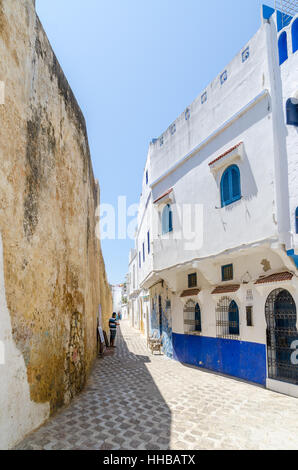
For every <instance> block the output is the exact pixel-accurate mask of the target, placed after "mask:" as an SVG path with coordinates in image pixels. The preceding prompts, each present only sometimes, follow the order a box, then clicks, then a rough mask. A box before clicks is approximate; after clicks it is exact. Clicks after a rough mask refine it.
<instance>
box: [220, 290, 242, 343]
mask: <svg viewBox="0 0 298 470" xmlns="http://www.w3.org/2000/svg"><path fill="white" fill-rule="evenodd" d="M231 302H232V299H230V298H229V297H223V298H222V299H221V300H220V301H219V303H218V305H217V307H216V309H215V312H216V336H217V338H224V339H239V334H231V333H230V331H231V330H233V329H235V328H238V327H239V323H238V322H235V321H230V320H229V312H230V305H231Z"/></svg>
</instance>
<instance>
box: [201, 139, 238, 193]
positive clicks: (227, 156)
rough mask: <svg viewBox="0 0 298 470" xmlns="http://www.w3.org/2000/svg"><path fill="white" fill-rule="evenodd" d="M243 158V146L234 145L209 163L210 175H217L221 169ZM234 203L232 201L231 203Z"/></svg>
mask: <svg viewBox="0 0 298 470" xmlns="http://www.w3.org/2000/svg"><path fill="white" fill-rule="evenodd" d="M243 156H244V144H243V142H240V143H239V144H238V145H235V146H234V147H232V148H231V149H229V150H227V151H226V152H225V153H223V154H222V155H220V156H219V157H217V158H216V159H215V160H213V161H212V162H211V163H209V168H210V171H211V172H212V173H217V172H218V171H219V170H221V169H222V167H224V166H226V165H230V164H231V163H233V162H235V161H236V160H239V159H240V160H243ZM233 202H234V201H233Z"/></svg>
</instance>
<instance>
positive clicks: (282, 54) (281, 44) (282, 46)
mask: <svg viewBox="0 0 298 470" xmlns="http://www.w3.org/2000/svg"><path fill="white" fill-rule="evenodd" d="M278 53H279V65H281V64H283V63H284V62H285V61H286V60H287V58H288V42H287V33H286V32H285V31H284V32H283V33H281V35H280V36H279V39H278Z"/></svg>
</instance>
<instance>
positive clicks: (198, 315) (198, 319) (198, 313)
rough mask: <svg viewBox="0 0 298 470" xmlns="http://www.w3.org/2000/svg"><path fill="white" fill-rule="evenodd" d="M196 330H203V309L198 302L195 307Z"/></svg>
mask: <svg viewBox="0 0 298 470" xmlns="http://www.w3.org/2000/svg"><path fill="white" fill-rule="evenodd" d="M195 330H196V331H202V324H201V309H200V306H199V304H196V307H195Z"/></svg>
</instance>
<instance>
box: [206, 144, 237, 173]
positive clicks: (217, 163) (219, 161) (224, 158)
mask: <svg viewBox="0 0 298 470" xmlns="http://www.w3.org/2000/svg"><path fill="white" fill-rule="evenodd" d="M242 155H243V142H239V144H237V145H234V147H232V148H230V149H229V150H227V151H226V152H224V153H222V154H221V155H219V157H217V158H215V160H212V162H210V163H209V167H210V170H211V171H213V170H217V169H218V168H220V167H221V166H222V165H224V164H225V163H228V162H230V160H231V161H232V160H234V159H235V158H239V157H240V158H242Z"/></svg>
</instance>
